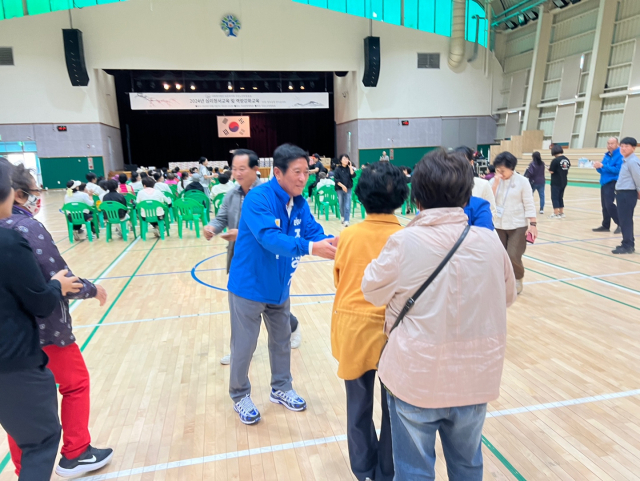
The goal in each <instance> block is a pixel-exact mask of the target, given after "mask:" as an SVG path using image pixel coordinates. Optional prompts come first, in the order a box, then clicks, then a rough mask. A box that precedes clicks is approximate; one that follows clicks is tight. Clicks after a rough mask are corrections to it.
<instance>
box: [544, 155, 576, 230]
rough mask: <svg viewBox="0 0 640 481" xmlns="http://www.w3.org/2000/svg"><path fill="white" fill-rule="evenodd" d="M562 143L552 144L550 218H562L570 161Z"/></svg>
mask: <svg viewBox="0 0 640 481" xmlns="http://www.w3.org/2000/svg"><path fill="white" fill-rule="evenodd" d="M562 154H564V150H563V149H562V145H558V144H553V147H551V155H553V156H554V159H553V160H552V161H551V165H550V166H549V172H551V203H552V204H553V214H552V215H551V216H549V217H550V218H551V219H564V217H565V215H564V189H566V187H567V176H568V175H569V168H571V162H570V161H569V159H567V158H566V157H565V156H564V155H562Z"/></svg>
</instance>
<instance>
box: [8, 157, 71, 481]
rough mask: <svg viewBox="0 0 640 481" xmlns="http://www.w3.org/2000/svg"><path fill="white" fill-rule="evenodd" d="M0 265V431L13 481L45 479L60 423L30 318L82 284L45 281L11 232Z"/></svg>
mask: <svg viewBox="0 0 640 481" xmlns="http://www.w3.org/2000/svg"><path fill="white" fill-rule="evenodd" d="M12 169H13V166H12V165H11V164H10V163H9V161H8V160H6V159H4V158H0V220H1V221H3V222H8V220H9V218H10V217H11V215H12V209H13V203H14V190H13V188H12V185H11V184H12V180H11V177H12ZM31 203H32V204H35V205H37V204H38V203H37V201H34V200H33V199H31ZM9 225H10V223H9ZM0 265H2V269H0V312H2V315H1V316H0V426H2V428H3V429H4V430H5V432H6V433H7V434H8V435H9V436H11V437H12V438H13V439H14V440H15V445H17V446H18V447H19V448H20V449H21V450H22V469H21V470H20V471H19V472H17V473H16V474H18V476H19V480H20V481H35V480H45V479H50V478H51V471H52V470H53V465H54V463H55V460H56V455H57V453H58V444H59V442H60V421H59V420H58V398H57V396H56V383H55V381H54V377H53V374H52V373H51V371H50V370H49V369H47V361H48V359H47V355H46V354H45V352H44V351H43V350H42V349H41V348H40V339H39V336H38V331H39V330H40V329H39V328H38V322H37V320H36V318H37V317H47V316H49V315H51V314H52V313H53V312H54V310H55V309H56V308H58V307H59V305H60V303H61V302H62V296H63V295H67V294H71V293H77V292H78V291H79V289H80V288H82V287H83V285H82V284H81V283H80V282H78V279H77V278H76V277H74V276H73V275H72V274H70V273H69V272H68V271H67V270H66V269H63V270H60V271H58V272H55V271H53V272H52V273H51V275H50V276H49V277H50V280H49V281H48V282H47V281H45V278H44V277H43V276H42V273H41V271H40V268H39V267H38V264H37V263H36V259H35V257H34V253H33V251H32V250H31V248H30V247H29V244H28V242H27V241H26V240H25V239H23V238H22V236H21V235H20V233H18V232H15V231H14V230H12V229H0Z"/></svg>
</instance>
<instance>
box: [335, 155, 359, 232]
mask: <svg viewBox="0 0 640 481" xmlns="http://www.w3.org/2000/svg"><path fill="white" fill-rule="evenodd" d="M355 176H356V169H355V168H354V167H353V165H352V164H351V159H350V158H349V156H348V155H347V154H343V155H341V156H340V165H338V166H337V167H336V171H335V175H334V181H335V183H336V186H335V188H336V193H337V194H338V202H339V203H340V216H341V217H342V225H344V226H345V227H349V218H350V216H351V189H352V188H353V178H354V177H355Z"/></svg>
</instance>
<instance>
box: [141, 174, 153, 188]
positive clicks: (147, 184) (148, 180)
mask: <svg viewBox="0 0 640 481" xmlns="http://www.w3.org/2000/svg"><path fill="white" fill-rule="evenodd" d="M142 185H143V186H145V187H151V188H152V189H153V186H154V185H156V181H155V180H153V179H152V178H151V177H149V176H147V177H145V178H144V179H142Z"/></svg>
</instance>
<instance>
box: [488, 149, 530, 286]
mask: <svg viewBox="0 0 640 481" xmlns="http://www.w3.org/2000/svg"><path fill="white" fill-rule="evenodd" d="M517 164H518V160H517V159H516V158H515V157H514V156H513V154H511V152H502V153H500V154H498V155H497V156H496V158H495V160H494V161H493V165H495V167H496V175H495V177H494V178H493V179H491V181H490V182H491V187H492V189H493V191H494V192H495V195H496V215H495V216H494V219H493V223H494V226H495V228H496V232H497V233H498V237H499V238H500V240H501V241H502V245H503V246H504V248H505V249H506V250H507V254H509V259H511V264H512V265H513V272H514V274H515V276H516V288H517V291H518V294H520V293H521V292H522V290H523V289H524V284H523V278H524V264H523V263H522V256H523V255H524V252H525V250H526V249H527V235H530V236H531V237H532V239H533V240H534V241H535V239H536V237H538V227H537V225H538V223H537V220H536V206H535V204H534V202H533V193H532V192H531V185H530V184H529V181H528V180H527V179H525V178H524V177H523V176H522V175H520V174H518V173H517V172H515V168H516V165H517Z"/></svg>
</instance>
